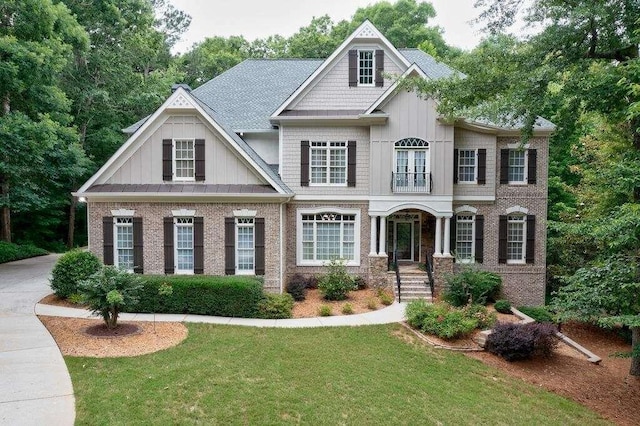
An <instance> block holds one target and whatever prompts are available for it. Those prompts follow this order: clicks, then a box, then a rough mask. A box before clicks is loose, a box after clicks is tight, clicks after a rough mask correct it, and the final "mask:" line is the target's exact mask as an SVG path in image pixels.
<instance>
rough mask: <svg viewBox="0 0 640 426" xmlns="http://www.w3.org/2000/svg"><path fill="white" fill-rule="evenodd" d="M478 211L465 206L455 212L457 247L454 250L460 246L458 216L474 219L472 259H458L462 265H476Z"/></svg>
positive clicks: (472, 226)
mask: <svg viewBox="0 0 640 426" xmlns="http://www.w3.org/2000/svg"><path fill="white" fill-rule="evenodd" d="M463 209H464V210H463ZM477 211H478V209H476V208H474V207H471V206H463V207H459V208H457V209H456V210H455V213H456V218H455V220H456V236H455V246H454V247H453V249H454V250H455V249H456V248H457V246H458V215H461V216H471V217H472V219H471V257H470V258H469V259H456V260H459V261H460V263H464V264H472V263H476V213H477ZM456 251H457V250H456Z"/></svg>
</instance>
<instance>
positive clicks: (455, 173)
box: [453, 149, 460, 183]
mask: <svg viewBox="0 0 640 426" xmlns="http://www.w3.org/2000/svg"><path fill="white" fill-rule="evenodd" d="M459 156H460V153H459V151H458V150H457V149H454V150H453V183H458V157H459Z"/></svg>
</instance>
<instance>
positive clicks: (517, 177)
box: [509, 149, 527, 184]
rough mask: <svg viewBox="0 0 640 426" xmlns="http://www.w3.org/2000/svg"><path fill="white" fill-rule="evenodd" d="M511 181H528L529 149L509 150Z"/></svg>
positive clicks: (517, 182)
mask: <svg viewBox="0 0 640 426" xmlns="http://www.w3.org/2000/svg"><path fill="white" fill-rule="evenodd" d="M509 183H516V184H519V183H527V151H526V150H523V149H510V150H509Z"/></svg>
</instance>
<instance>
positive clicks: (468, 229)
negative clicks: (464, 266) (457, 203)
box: [455, 214, 475, 263]
mask: <svg viewBox="0 0 640 426" xmlns="http://www.w3.org/2000/svg"><path fill="white" fill-rule="evenodd" d="M474 222H475V216H474V215H471V214H458V215H456V246H455V253H456V257H457V258H458V259H459V260H460V261H462V262H464V263H469V262H473V260H474V257H475V253H474V251H475V250H474V248H475V247H474V246H475V244H474V242H475V235H474Z"/></svg>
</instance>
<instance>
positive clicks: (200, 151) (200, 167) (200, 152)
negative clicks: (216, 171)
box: [194, 139, 205, 181]
mask: <svg viewBox="0 0 640 426" xmlns="http://www.w3.org/2000/svg"><path fill="white" fill-rule="evenodd" d="M194 148H195V149H194V151H195V152H194V154H195V160H196V164H195V178H196V180H197V181H203V180H204V169H205V167H204V139H196V140H195V146H194Z"/></svg>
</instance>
